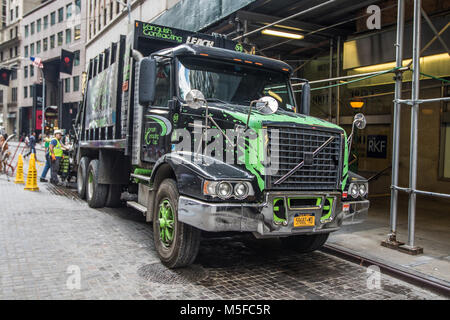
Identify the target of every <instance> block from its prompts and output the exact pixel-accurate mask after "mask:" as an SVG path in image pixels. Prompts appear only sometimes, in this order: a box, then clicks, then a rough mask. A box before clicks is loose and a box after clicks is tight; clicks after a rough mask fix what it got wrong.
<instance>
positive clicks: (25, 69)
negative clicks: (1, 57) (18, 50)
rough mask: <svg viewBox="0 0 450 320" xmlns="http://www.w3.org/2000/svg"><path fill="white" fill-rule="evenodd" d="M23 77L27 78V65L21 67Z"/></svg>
mask: <svg viewBox="0 0 450 320" xmlns="http://www.w3.org/2000/svg"><path fill="white" fill-rule="evenodd" d="M23 77H24V78H25V79H26V78H28V66H25V67H23Z"/></svg>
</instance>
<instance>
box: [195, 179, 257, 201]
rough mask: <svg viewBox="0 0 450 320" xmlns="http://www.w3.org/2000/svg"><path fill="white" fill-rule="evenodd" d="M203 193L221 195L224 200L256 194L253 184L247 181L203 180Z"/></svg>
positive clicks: (241, 198)
mask: <svg viewBox="0 0 450 320" xmlns="http://www.w3.org/2000/svg"><path fill="white" fill-rule="evenodd" d="M203 194H204V195H206V196H211V197H219V198H221V199H222V200H225V199H229V198H231V197H234V198H236V199H238V200H243V199H246V198H247V197H249V196H254V195H255V192H254V191H253V187H252V184H251V183H250V182H247V181H205V182H203Z"/></svg>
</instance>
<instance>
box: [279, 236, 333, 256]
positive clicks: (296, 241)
mask: <svg viewBox="0 0 450 320" xmlns="http://www.w3.org/2000/svg"><path fill="white" fill-rule="evenodd" d="M329 235H330V234H329V233H319V234H312V235H298V236H291V237H286V238H280V241H281V243H282V245H283V246H284V247H286V248H289V249H292V250H294V251H297V252H300V253H307V252H312V251H315V250H317V249H319V248H321V247H322V246H323V245H324V244H325V242H327V240H328V236H329Z"/></svg>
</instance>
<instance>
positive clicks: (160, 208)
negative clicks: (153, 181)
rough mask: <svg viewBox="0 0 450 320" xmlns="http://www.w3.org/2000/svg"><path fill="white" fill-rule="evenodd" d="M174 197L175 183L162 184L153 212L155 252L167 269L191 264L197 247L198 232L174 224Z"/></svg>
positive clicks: (176, 203) (175, 195) (175, 202)
mask: <svg viewBox="0 0 450 320" xmlns="http://www.w3.org/2000/svg"><path fill="white" fill-rule="evenodd" d="M178 197H179V194H178V189H177V185H176V182H175V181H174V180H172V179H166V180H164V181H163V182H162V183H161V185H160V186H159V188H158V192H157V194H156V199H155V200H156V201H155V208H154V210H153V237H154V243H155V248H156V251H157V252H158V255H159V258H160V260H161V262H162V263H163V264H164V265H165V266H166V267H168V268H171V269H173V268H180V267H185V266H188V265H190V264H192V263H193V262H194V260H195V258H196V257H197V253H198V249H199V246H200V230H198V229H196V228H194V227H192V226H190V225H187V224H184V223H182V222H179V221H178Z"/></svg>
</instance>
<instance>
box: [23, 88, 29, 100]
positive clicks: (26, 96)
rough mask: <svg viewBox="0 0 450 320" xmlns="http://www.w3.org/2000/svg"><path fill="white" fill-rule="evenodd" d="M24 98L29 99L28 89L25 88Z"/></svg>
mask: <svg viewBox="0 0 450 320" xmlns="http://www.w3.org/2000/svg"><path fill="white" fill-rule="evenodd" d="M23 97H24V98H25V99H26V98H28V87H23Z"/></svg>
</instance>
